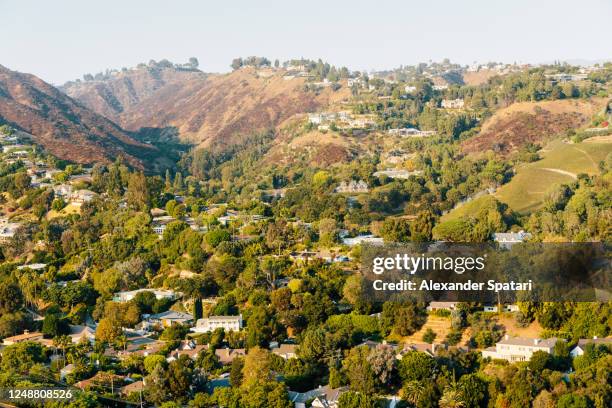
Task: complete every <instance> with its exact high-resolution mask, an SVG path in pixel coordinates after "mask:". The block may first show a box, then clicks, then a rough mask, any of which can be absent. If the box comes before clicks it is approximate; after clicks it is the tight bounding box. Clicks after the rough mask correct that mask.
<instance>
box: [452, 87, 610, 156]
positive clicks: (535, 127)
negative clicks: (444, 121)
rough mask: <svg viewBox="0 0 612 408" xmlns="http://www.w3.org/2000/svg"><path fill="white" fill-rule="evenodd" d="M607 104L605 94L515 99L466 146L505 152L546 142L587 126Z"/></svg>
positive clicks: (464, 145) (477, 149)
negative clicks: (532, 99) (513, 102)
mask: <svg viewBox="0 0 612 408" xmlns="http://www.w3.org/2000/svg"><path fill="white" fill-rule="evenodd" d="M604 105H605V99H602V98H593V99H589V100H582V99H579V100H578V99H571V100H569V99H568V100H556V101H543V102H521V103H515V104H512V105H511V106H509V107H507V108H504V109H500V110H499V111H497V112H496V113H495V114H494V115H493V116H492V117H491V118H489V119H488V120H487V121H486V122H485V124H484V125H483V127H482V131H481V132H480V133H479V134H478V135H477V136H475V137H473V138H471V139H468V140H466V141H465V142H464V143H463V150H464V151H465V152H468V153H473V152H482V151H487V150H493V151H496V152H500V153H503V154H505V153H509V152H512V151H514V150H516V149H517V148H519V147H521V146H523V145H525V144H527V143H530V142H531V143H540V142H544V141H547V140H549V139H550V138H552V137H553V136H556V135H559V134H562V133H564V132H566V131H567V130H568V129H573V128H578V127H581V126H584V125H585V124H587V122H588V121H589V120H590V119H591V117H592V116H593V115H594V114H595V113H596V112H598V111H599V110H601V108H602V107H603V106H604Z"/></svg>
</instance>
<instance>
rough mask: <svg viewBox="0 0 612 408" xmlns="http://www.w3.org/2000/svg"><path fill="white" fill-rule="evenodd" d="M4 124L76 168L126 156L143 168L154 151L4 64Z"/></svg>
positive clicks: (0, 106)
mask: <svg viewBox="0 0 612 408" xmlns="http://www.w3.org/2000/svg"><path fill="white" fill-rule="evenodd" d="M0 121H3V122H8V123H9V124H11V125H12V126H15V127H17V128H20V129H22V130H24V131H25V132H27V133H30V134H32V135H33V137H34V141H35V142H36V143H38V144H40V145H42V146H43V147H44V148H45V149H46V150H48V151H49V152H50V153H52V154H53V155H55V156H57V157H59V158H62V159H66V160H70V161H73V162H77V163H94V162H112V161H114V160H115V159H116V158H117V157H118V156H122V157H123V158H124V159H125V160H126V161H127V162H128V163H130V164H131V165H133V166H135V167H138V168H143V167H144V164H143V162H142V160H141V159H140V158H139V157H140V156H145V155H146V156H152V155H154V154H155V152H156V149H154V148H152V147H151V146H148V145H146V144H142V143H140V142H137V141H136V140H134V139H132V138H131V137H130V136H129V135H128V133H126V132H125V131H124V130H122V129H121V128H120V127H119V126H117V125H116V124H115V123H113V122H111V121H110V120H108V119H106V118H104V117H103V116H100V115H98V114H96V113H94V112H92V111H90V110H88V109H87V108H85V107H83V106H82V105H80V104H79V103H77V102H76V101H74V100H73V99H72V98H69V97H68V96H66V95H65V94H64V93H62V92H60V91H59V90H58V89H56V88H54V87H53V86H51V85H49V84H48V83H46V82H44V81H43V80H41V79H39V78H37V77H36V76H34V75H30V74H23V73H19V72H15V71H11V70H9V69H8V68H5V67H3V66H1V65H0Z"/></svg>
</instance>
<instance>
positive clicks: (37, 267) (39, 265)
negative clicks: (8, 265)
mask: <svg viewBox="0 0 612 408" xmlns="http://www.w3.org/2000/svg"><path fill="white" fill-rule="evenodd" d="M46 267H47V264H45V263H33V264H26V265H19V266H18V267H17V270H18V271H20V270H22V269H31V270H33V271H43V270H44V269H45V268H46Z"/></svg>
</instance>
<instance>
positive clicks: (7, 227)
mask: <svg viewBox="0 0 612 408" xmlns="http://www.w3.org/2000/svg"><path fill="white" fill-rule="evenodd" d="M20 227H21V224H19V223H16V222H8V221H6V220H4V219H3V220H0V242H6V241H8V240H9V239H11V238H13V237H14V236H15V233H16V232H17V230H18V229H19V228H20Z"/></svg>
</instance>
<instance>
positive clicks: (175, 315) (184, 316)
mask: <svg viewBox="0 0 612 408" xmlns="http://www.w3.org/2000/svg"><path fill="white" fill-rule="evenodd" d="M147 320H148V322H149V323H150V324H159V325H160V326H162V327H169V326H172V325H173V324H191V323H193V315H191V314H189V313H183V312H175V311H173V310H168V311H166V312H162V313H157V314H154V315H151V316H149V317H148V318H147Z"/></svg>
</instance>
